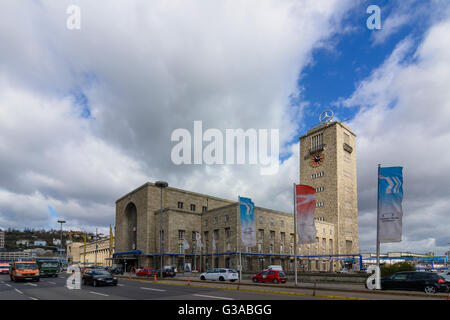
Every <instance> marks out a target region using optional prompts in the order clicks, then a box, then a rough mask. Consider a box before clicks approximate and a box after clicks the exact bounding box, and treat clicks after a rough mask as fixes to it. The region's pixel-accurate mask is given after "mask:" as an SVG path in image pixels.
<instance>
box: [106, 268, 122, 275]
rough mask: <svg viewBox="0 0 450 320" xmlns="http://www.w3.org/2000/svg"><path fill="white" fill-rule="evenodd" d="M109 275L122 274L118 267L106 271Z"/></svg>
mask: <svg viewBox="0 0 450 320" xmlns="http://www.w3.org/2000/svg"><path fill="white" fill-rule="evenodd" d="M108 271H109V272H110V273H111V274H114V275H117V274H123V269H122V268H119V267H113V268H111V269H109V270H108Z"/></svg>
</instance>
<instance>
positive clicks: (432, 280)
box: [381, 271, 449, 294]
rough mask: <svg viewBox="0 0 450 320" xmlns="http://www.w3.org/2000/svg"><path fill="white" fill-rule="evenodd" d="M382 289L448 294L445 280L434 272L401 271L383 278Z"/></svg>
mask: <svg viewBox="0 0 450 320" xmlns="http://www.w3.org/2000/svg"><path fill="white" fill-rule="evenodd" d="M381 289H382V290H387V289H400V290H420V291H424V292H425V293H428V294H433V293H436V292H448V290H449V288H448V285H447V284H446V282H445V279H444V278H443V277H441V276H440V275H438V274H437V273H434V272H417V271H401V272H397V273H394V274H392V275H390V276H387V277H383V278H381Z"/></svg>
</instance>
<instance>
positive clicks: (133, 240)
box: [125, 202, 138, 251]
mask: <svg viewBox="0 0 450 320" xmlns="http://www.w3.org/2000/svg"><path fill="white" fill-rule="evenodd" d="M125 221H126V224H125V225H126V232H125V239H126V240H125V244H126V251H131V250H137V228H138V226H137V208H136V205H135V204H134V203H133V202H130V203H129V204H128V205H127V207H126V208H125Z"/></svg>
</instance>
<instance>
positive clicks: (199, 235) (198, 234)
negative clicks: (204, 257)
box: [195, 232, 203, 248]
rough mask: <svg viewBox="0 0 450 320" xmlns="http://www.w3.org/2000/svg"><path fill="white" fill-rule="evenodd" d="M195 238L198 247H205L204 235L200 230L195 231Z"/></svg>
mask: <svg viewBox="0 0 450 320" xmlns="http://www.w3.org/2000/svg"><path fill="white" fill-rule="evenodd" d="M195 239H196V240H197V248H201V247H203V244H202V235H201V234H200V232H196V233H195Z"/></svg>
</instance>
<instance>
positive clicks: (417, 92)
mask: <svg viewBox="0 0 450 320" xmlns="http://www.w3.org/2000/svg"><path fill="white" fill-rule="evenodd" d="M448 30H450V19H447V20H446V21H443V22H440V23H437V24H436V25H434V26H433V27H431V28H430V29H429V30H428V32H427V33H426V35H425V37H424V40H423V41H422V42H421V43H420V44H419V46H418V47H417V48H416V49H414V43H413V41H412V40H411V39H406V40H404V41H402V42H401V43H400V44H398V46H397V48H396V49H395V50H394V51H393V53H392V54H391V56H390V57H389V58H388V59H387V60H386V61H385V63H384V64H383V65H382V66H381V67H380V68H378V69H377V70H375V71H374V72H373V73H372V75H371V76H370V77H369V78H368V79H366V80H364V81H362V82H361V84H360V86H359V87H358V88H357V89H356V91H355V92H354V93H353V95H352V96H351V97H349V98H348V99H347V100H345V101H343V105H346V106H349V107H351V106H360V107H361V109H360V111H359V112H358V114H357V115H356V117H355V119H354V120H353V121H351V122H350V123H349V125H350V127H352V128H353V130H354V131H355V132H356V134H357V135H358V140H357V141H358V145H357V148H358V190H359V196H358V198H359V208H360V247H361V248H369V247H371V248H374V246H375V230H376V218H375V217H376V170H377V164H378V163H380V164H381V165H382V166H396V165H400V166H403V167H404V170H403V173H404V181H405V184H404V207H403V210H404V224H403V225H404V228H403V235H404V237H403V241H402V242H401V243H398V244H386V245H384V244H383V245H382V249H383V250H386V251H387V250H389V249H392V250H416V251H417V250H418V248H421V249H422V250H424V251H428V250H429V251H431V250H433V251H437V252H440V253H443V252H445V251H446V250H447V249H448V247H447V245H446V242H448V241H449V240H450V239H449V233H448V230H449V226H450V220H449V218H448V214H447V213H448V212H446V211H448V209H447V208H448V207H449V206H450V193H449V190H450V184H449V182H450V150H449V149H448V148H446V147H445V146H446V145H447V144H448V141H450V91H449V90H448V83H450V38H449V37H448ZM411 50H415V51H413V53H414V55H413V59H406V57H408V56H409V55H410V53H411Z"/></svg>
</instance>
